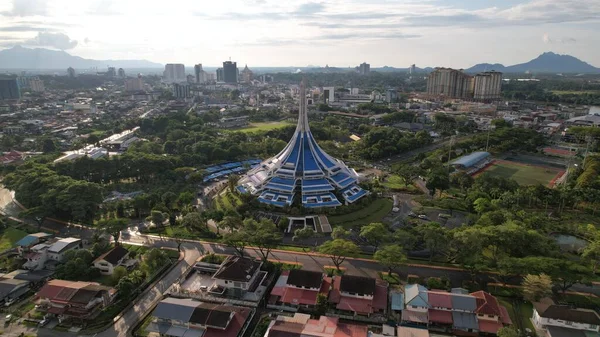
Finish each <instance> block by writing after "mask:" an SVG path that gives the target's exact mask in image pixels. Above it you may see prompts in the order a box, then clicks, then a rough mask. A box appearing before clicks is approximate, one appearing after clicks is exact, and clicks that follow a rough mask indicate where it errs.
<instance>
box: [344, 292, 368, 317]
mask: <svg viewBox="0 0 600 337" xmlns="http://www.w3.org/2000/svg"><path fill="white" fill-rule="evenodd" d="M336 308H337V309H339V310H345V311H353V312H356V313H357V314H363V315H368V314H371V313H372V312H373V307H372V305H371V300H368V299H363V298H356V297H348V296H342V298H341V299H340V303H338V305H337V306H336Z"/></svg>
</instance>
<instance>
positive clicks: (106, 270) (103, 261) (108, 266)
mask: <svg viewBox="0 0 600 337" xmlns="http://www.w3.org/2000/svg"><path fill="white" fill-rule="evenodd" d="M128 257H129V251H128V250H127V249H125V248H123V246H116V247H115V248H113V249H111V250H109V251H108V252H106V253H104V254H102V255H100V256H98V258H97V259H95V260H94V262H93V265H94V267H96V268H97V269H98V270H100V273H101V274H102V275H112V274H113V271H114V270H115V268H116V267H118V266H121V265H124V264H125V263H126V262H127V260H128Z"/></svg>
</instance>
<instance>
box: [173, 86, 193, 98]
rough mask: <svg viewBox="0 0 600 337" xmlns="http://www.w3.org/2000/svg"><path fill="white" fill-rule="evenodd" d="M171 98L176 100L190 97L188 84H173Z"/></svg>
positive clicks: (190, 92)
mask: <svg viewBox="0 0 600 337" xmlns="http://www.w3.org/2000/svg"><path fill="white" fill-rule="evenodd" d="M173 96H174V97H175V98H177V99H185V98H191V97H192V91H191V89H190V86H189V85H188V84H179V83H173Z"/></svg>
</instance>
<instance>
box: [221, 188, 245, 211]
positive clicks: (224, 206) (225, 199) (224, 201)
mask: <svg viewBox="0 0 600 337" xmlns="http://www.w3.org/2000/svg"><path fill="white" fill-rule="evenodd" d="M230 199H233V202H234V204H232V203H231V200H230ZM241 204H242V200H241V199H240V197H239V196H238V195H237V194H235V193H231V192H230V191H227V192H225V193H223V194H219V195H218V196H217V197H216V198H215V205H216V207H217V209H218V210H220V211H227V210H235V209H236V207H237V206H239V205H241Z"/></svg>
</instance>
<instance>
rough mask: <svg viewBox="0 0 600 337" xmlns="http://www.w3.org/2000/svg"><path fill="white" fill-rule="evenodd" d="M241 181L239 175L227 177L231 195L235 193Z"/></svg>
mask: <svg viewBox="0 0 600 337" xmlns="http://www.w3.org/2000/svg"><path fill="white" fill-rule="evenodd" d="M239 180H240V176H238V175H237V174H230V175H229V177H227V186H228V187H229V191H231V193H234V192H235V187H236V186H237V183H238V181H239Z"/></svg>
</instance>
